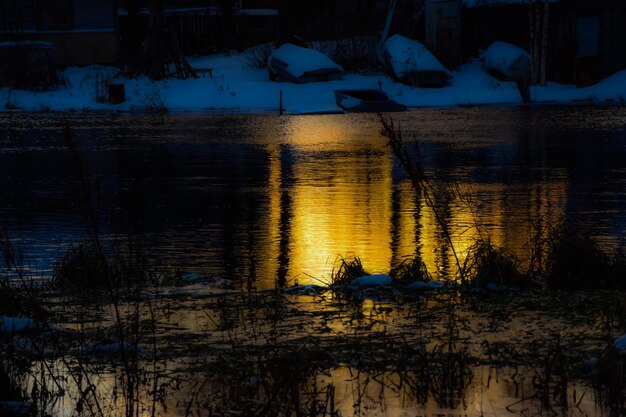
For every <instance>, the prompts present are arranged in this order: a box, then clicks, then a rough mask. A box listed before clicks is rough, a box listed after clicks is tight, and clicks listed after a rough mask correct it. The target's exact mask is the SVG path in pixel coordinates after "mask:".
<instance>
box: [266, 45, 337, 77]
mask: <svg viewBox="0 0 626 417" xmlns="http://www.w3.org/2000/svg"><path fill="white" fill-rule="evenodd" d="M275 59H276V60H279V61H281V62H284V63H285V64H287V70H288V71H289V73H290V74H292V75H293V76H294V77H295V78H300V77H301V76H302V75H304V74H305V73H307V72H311V71H316V70H320V69H328V70H336V71H343V68H342V67H341V65H339V64H337V63H336V62H335V61H333V60H332V59H330V58H329V57H327V56H326V55H324V54H323V53H321V52H320V51H317V50H315V49H310V48H303V47H301V46H296V45H292V44H290V43H286V44H284V45H282V46H281V47H280V48H278V49H276V50H275V51H274V52H273V53H272V55H271V56H270V59H269V60H270V62H271V61H272V60H275Z"/></svg>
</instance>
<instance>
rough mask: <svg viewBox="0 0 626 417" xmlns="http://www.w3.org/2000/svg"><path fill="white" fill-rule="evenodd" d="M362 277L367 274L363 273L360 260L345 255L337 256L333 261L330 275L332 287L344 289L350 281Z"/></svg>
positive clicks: (353, 256) (356, 257)
mask: <svg viewBox="0 0 626 417" xmlns="http://www.w3.org/2000/svg"><path fill="white" fill-rule="evenodd" d="M364 275H369V274H368V273H367V272H365V269H364V268H363V264H362V263H361V258H359V257H358V256H355V255H354V254H350V255H346V256H345V257H343V256H341V255H339V256H337V258H336V259H335V263H334V264H333V269H332V271H331V273H330V284H331V286H332V287H336V288H337V287H338V288H342V289H345V288H347V287H348V285H350V283H351V282H352V280H354V279H356V278H358V277H362V276H364Z"/></svg>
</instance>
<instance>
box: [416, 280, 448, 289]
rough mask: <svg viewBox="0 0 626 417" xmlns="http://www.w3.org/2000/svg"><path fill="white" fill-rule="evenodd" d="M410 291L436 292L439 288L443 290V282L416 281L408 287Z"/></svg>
mask: <svg viewBox="0 0 626 417" xmlns="http://www.w3.org/2000/svg"><path fill="white" fill-rule="evenodd" d="M408 288H409V289H410V290H434V289H437V288H443V282H441V281H426V282H423V281H415V282H414V283H412V284H411V285H409V287H408Z"/></svg>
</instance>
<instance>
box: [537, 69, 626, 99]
mask: <svg viewBox="0 0 626 417" xmlns="http://www.w3.org/2000/svg"><path fill="white" fill-rule="evenodd" d="M530 97H531V99H532V101H535V102H539V103H541V102H576V101H589V102H611V101H620V102H621V101H624V100H626V70H624V71H619V72H617V73H615V74H613V75H611V76H610V77H608V78H606V79H604V80H602V81H600V82H599V83H597V84H595V85H591V86H589V87H583V88H576V86H573V85H563V84H557V83H551V82H549V83H547V85H546V86H544V87H542V86H533V87H531V88H530Z"/></svg>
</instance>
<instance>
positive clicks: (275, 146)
mask: <svg viewBox="0 0 626 417" xmlns="http://www.w3.org/2000/svg"><path fill="white" fill-rule="evenodd" d="M393 117H394V122H395V123H396V126H398V127H400V128H401V129H402V132H403V137H404V138H405V139H411V138H413V137H414V138H415V139H416V140H417V141H418V142H419V155H420V158H421V161H422V164H423V165H424V167H425V169H426V172H427V174H428V176H429V178H430V180H431V182H432V184H433V185H434V187H435V188H436V189H437V190H440V193H438V194H439V195H438V198H439V199H440V203H441V204H442V207H443V213H444V215H445V218H446V221H448V222H449V224H450V225H451V229H452V232H453V241H454V244H455V247H456V248H457V249H458V250H459V251H460V252H461V254H462V252H463V250H465V249H466V248H468V247H469V246H471V245H472V244H473V243H474V242H475V241H476V239H478V237H482V238H489V239H490V240H491V242H492V243H494V244H495V245H498V246H503V247H507V248H509V249H511V250H512V251H514V252H515V253H516V254H517V255H518V257H519V258H520V259H521V260H522V261H523V259H524V257H525V254H526V252H527V249H526V248H527V242H528V239H529V236H530V235H531V231H532V228H533V226H534V225H537V224H543V225H554V226H556V225H557V224H558V223H559V222H561V221H565V222H568V223H569V224H576V225H577V227H583V228H585V229H587V230H588V231H589V233H591V234H592V235H594V236H596V237H597V238H598V239H599V240H600V241H601V242H602V243H603V244H604V245H606V246H607V247H610V248H612V249H621V248H622V247H623V246H624V243H625V242H626V238H625V233H624V232H625V231H626V108H625V107H576V106H570V107H532V108H520V107H504V108H492V107H484V108H456V109H424V110H413V111H409V112H406V113H399V114H396V115H394V116H393ZM64 118H66V119H67V120H68V121H69V123H70V125H71V127H72V130H73V134H74V137H75V140H76V143H77V144H78V151H79V152H78V153H79V160H80V167H81V168H80V169H77V168H76V164H75V163H74V162H75V161H76V158H75V157H74V156H73V154H72V153H71V152H70V151H68V149H67V147H66V144H65V140H64V137H63V130H62V122H63V120H64ZM379 131H380V125H379V121H378V119H377V117H376V115H370V114H359V115H316V116H284V117H276V116H247V115H246V116H218V115H186V114H175V115H110V114H106V115H104V114H103V115H98V114H91V115H84V114H72V115H67V116H62V115H57V114H2V115H0V132H1V134H0V201H2V204H1V206H0V225H1V227H2V230H3V232H4V233H5V234H7V235H8V236H10V237H12V238H13V239H14V241H16V242H18V243H20V246H21V247H22V253H23V255H24V260H25V263H26V265H27V266H28V267H30V268H31V269H32V271H33V272H34V273H35V274H46V273H48V272H49V270H50V265H51V262H52V261H53V260H55V259H57V258H58V257H59V256H61V255H62V254H63V253H64V251H65V250H66V249H67V247H68V246H69V245H71V244H76V243H80V242H83V241H85V240H86V239H87V238H88V229H89V227H88V224H89V222H88V220H87V217H86V216H85V211H84V210H83V207H84V206H85V204H84V202H85V200H86V199H85V197H84V195H85V193H84V192H83V191H82V190H83V189H82V188H81V185H80V184H81V182H80V181H79V178H80V175H78V172H80V171H82V172H83V173H84V178H85V180H86V181H85V183H86V184H87V188H88V193H89V195H90V197H89V198H90V199H91V201H92V203H93V206H94V207H95V209H94V211H96V216H97V219H98V223H99V232H100V235H101V237H102V238H103V239H105V240H107V241H111V242H113V241H115V240H116V239H118V238H120V237H124V238H127V237H132V238H133V239H134V240H135V241H136V242H138V243H140V244H141V246H142V248H143V249H144V250H145V251H146V252H147V253H148V255H149V256H150V258H151V259H153V260H154V261H155V262H158V263H160V264H163V265H169V266H173V267H177V268H180V269H181V270H182V271H184V272H194V273H198V274H203V275H207V276H214V277H223V278H227V279H233V280H235V281H237V280H242V279H244V278H245V279H247V278H251V279H253V280H255V281H256V286H257V287H259V288H267V287H271V286H273V285H274V284H275V282H277V281H283V282H287V283H290V282H293V280H294V279H295V278H298V279H299V281H300V283H303V282H315V281H316V280H318V279H319V280H327V279H328V276H329V274H330V272H331V269H332V265H333V263H334V261H335V260H336V259H337V257H338V256H340V255H343V256H349V255H350V254H354V255H356V256H358V257H360V259H361V261H362V262H363V264H364V267H365V269H366V270H368V271H369V272H372V273H373V272H388V271H389V269H390V267H391V266H392V265H395V264H397V263H398V262H400V261H401V260H402V259H404V257H407V256H411V255H413V254H415V253H416V251H419V252H420V253H421V256H422V257H423V259H424V260H425V262H426V265H427V266H428V269H429V270H430V271H431V272H432V273H434V274H438V273H439V274H440V275H445V274H446V273H449V267H450V259H449V258H450V257H449V254H448V251H447V249H446V244H445V242H444V240H443V239H442V232H441V230H440V227H439V226H438V224H437V222H436V221H435V219H434V215H433V213H432V210H430V209H429V207H427V206H426V205H425V204H424V203H423V202H421V201H419V200H418V199H416V198H415V194H414V192H413V191H412V188H411V184H410V181H409V180H408V179H407V177H406V175H405V174H404V172H403V170H402V169H401V167H400V166H399V165H398V163H397V161H396V160H395V159H394V156H393V155H392V152H391V151H390V149H389V148H388V147H387V145H386V141H385V139H384V138H382V137H381V136H380V133H379ZM411 146H412V145H411ZM451 190H454V191H456V192H460V193H461V195H463V196H464V197H463V198H458V197H451V194H450V191H451ZM477 225H478V226H479V227H478V228H477V227H475V226H477Z"/></svg>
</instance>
